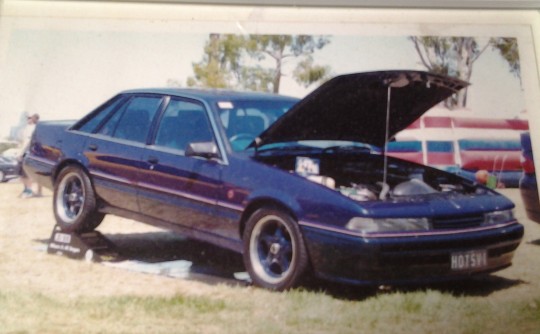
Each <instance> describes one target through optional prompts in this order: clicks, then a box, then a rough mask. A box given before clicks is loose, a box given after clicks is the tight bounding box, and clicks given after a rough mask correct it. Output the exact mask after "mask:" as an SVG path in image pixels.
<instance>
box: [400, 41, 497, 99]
mask: <svg viewBox="0 0 540 334" xmlns="http://www.w3.org/2000/svg"><path fill="white" fill-rule="evenodd" d="M410 40H412V42H413V43H414V47H415V49H416V52H417V53H418V55H419V56H420V61H421V62H422V64H423V65H424V66H425V67H426V68H427V70H428V71H429V72H432V73H436V74H442V75H448V76H452V77H457V78H459V79H461V80H464V81H467V82H468V81H470V79H471V75H472V71H473V65H474V62H475V61H477V60H478V58H479V57H480V56H481V55H482V53H483V52H484V51H485V50H486V48H487V47H488V46H489V42H488V43H486V44H485V45H483V46H479V45H478V42H477V41H476V40H475V39H474V38H473V37H414V36H412V37H410ZM445 105H446V107H447V108H449V109H453V108H456V107H465V106H466V105H467V88H465V89H462V90H461V91H459V92H458V93H457V94H456V95H455V96H453V97H450V98H449V99H447V100H446V101H445Z"/></svg>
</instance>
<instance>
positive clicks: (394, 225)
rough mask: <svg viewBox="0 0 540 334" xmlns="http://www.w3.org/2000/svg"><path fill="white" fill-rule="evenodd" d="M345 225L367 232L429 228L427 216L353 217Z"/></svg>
mask: <svg viewBox="0 0 540 334" xmlns="http://www.w3.org/2000/svg"><path fill="white" fill-rule="evenodd" d="M345 227H346V228H347V229H348V230H350V231H354V232H359V233H361V234H369V233H377V232H412V231H427V230H429V228H430V224H429V220H428V219H427V218H365V217H355V218H353V219H351V220H350V221H349V222H348V223H347V225H346V226H345Z"/></svg>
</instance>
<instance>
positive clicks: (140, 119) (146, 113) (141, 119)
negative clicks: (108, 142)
mask: <svg viewBox="0 0 540 334" xmlns="http://www.w3.org/2000/svg"><path fill="white" fill-rule="evenodd" d="M160 103H161V98H160V97H147V96H139V97H134V98H132V99H131V100H129V102H127V103H126V104H125V105H123V106H122V108H120V109H119V110H118V111H117V112H116V113H115V114H114V115H113V116H112V117H111V118H110V119H109V120H108V121H107V123H105V124H104V126H103V127H102V128H101V129H100V131H99V133H100V134H103V135H107V136H112V137H114V138H119V139H126V140H131V141H135V142H139V143H144V142H145V141H146V138H147V136H148V131H149V130H150V126H151V124H152V119H153V118H154V116H155V114H156V112H157V110H158V108H159V105H160Z"/></svg>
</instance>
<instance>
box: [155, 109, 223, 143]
mask: <svg viewBox="0 0 540 334" xmlns="http://www.w3.org/2000/svg"><path fill="white" fill-rule="evenodd" d="M213 140H214V137H213V135H212V129H211V127H210V123H209V121H208V117H207V115H206V110H205V108H204V106H203V105H202V104H199V103H196V102H191V101H184V100H179V99H171V101H170V102H169V105H168V106H167V109H166V110H165V112H164V114H163V117H162V119H161V122H160V124H159V128H158V132H157V134H156V140H155V145H157V146H162V147H168V148H172V149H177V150H180V151H182V152H185V150H186V148H187V146H188V144H189V143H193V142H209V141H213Z"/></svg>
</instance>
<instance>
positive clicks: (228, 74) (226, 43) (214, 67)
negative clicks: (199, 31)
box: [187, 34, 245, 88]
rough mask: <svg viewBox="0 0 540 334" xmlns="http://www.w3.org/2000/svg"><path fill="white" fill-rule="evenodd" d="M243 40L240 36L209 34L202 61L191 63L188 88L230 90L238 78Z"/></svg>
mask: <svg viewBox="0 0 540 334" xmlns="http://www.w3.org/2000/svg"><path fill="white" fill-rule="evenodd" d="M244 45H245V40H244V38H243V37H242V36H236V35H221V34H210V36H209V39H208V41H207V42H206V45H205V46H204V54H203V59H202V61H200V62H199V63H193V64H192V67H193V73H194V77H189V78H188V80H187V85H188V86H190V87H194V86H199V87H212V88H232V87H234V86H235V80H238V78H239V77H240V74H239V71H240V59H241V53H242V48H243V46H244Z"/></svg>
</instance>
